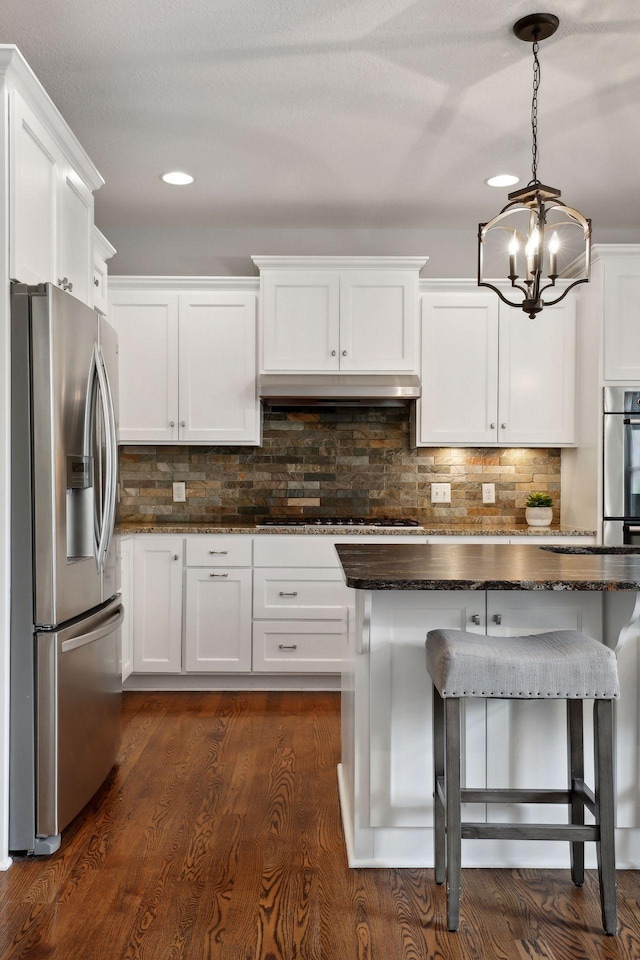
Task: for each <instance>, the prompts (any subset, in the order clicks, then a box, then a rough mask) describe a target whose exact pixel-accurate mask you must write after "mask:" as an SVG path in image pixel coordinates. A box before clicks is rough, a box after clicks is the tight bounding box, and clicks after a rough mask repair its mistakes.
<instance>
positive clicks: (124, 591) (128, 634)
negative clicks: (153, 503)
mask: <svg viewBox="0 0 640 960" xmlns="http://www.w3.org/2000/svg"><path fill="white" fill-rule="evenodd" d="M118 553H119V557H120V593H121V596H122V606H123V607H124V620H123V622H122V626H121V628H120V672H121V675H122V681H123V682H124V681H125V680H126V679H127V677H128V676H129V675H130V674H131V673H132V672H133V598H134V586H133V584H134V580H133V540H132V539H131V537H126V538H123V539H121V540H120V543H119V551H118Z"/></svg>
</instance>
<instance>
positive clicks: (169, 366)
mask: <svg viewBox="0 0 640 960" xmlns="http://www.w3.org/2000/svg"><path fill="white" fill-rule="evenodd" d="M108 314H109V321H110V323H111V324H112V325H113V326H114V327H115V329H116V330H117V332H118V352H119V359H120V369H119V381H120V435H119V438H118V439H119V440H120V441H121V442H122V443H151V442H154V443H172V442H175V441H176V440H177V439H178V362H177V361H178V295H177V294H176V293H169V294H167V293H156V292H153V291H148V292H145V291H142V290H130V291H125V290H111V291H110V295H109V310H108Z"/></svg>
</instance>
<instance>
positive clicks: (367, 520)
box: [257, 517, 420, 527]
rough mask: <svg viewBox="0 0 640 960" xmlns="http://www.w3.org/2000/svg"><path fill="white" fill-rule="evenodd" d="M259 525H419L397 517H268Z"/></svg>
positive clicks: (416, 522)
mask: <svg viewBox="0 0 640 960" xmlns="http://www.w3.org/2000/svg"><path fill="white" fill-rule="evenodd" d="M257 526H259V527H419V526H420V524H419V522H418V521H417V520H406V519H401V520H399V519H398V518H397V517H268V518H266V519H264V520H261V521H260V522H259V523H258V524H257Z"/></svg>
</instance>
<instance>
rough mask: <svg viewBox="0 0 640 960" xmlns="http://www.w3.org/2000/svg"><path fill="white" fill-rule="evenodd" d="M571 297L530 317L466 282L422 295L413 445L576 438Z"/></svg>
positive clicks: (536, 442) (530, 443)
mask: <svg viewBox="0 0 640 960" xmlns="http://www.w3.org/2000/svg"><path fill="white" fill-rule="evenodd" d="M575 338H576V334H575V301H573V300H567V301H563V302H562V303H561V304H558V305H557V306H555V307H546V308H545V309H544V310H543V311H542V313H541V314H539V316H538V317H537V318H536V319H535V320H533V321H532V320H529V318H528V317H526V316H525V314H524V313H523V312H522V311H521V310H518V309H515V308H512V307H508V306H506V305H505V304H502V303H500V301H499V300H498V298H497V297H496V296H495V295H493V294H489V293H487V292H485V291H482V290H477V289H472V288H471V287H470V286H467V287H466V288H462V287H461V289H460V290H459V291H456V290H451V289H449V290H447V291H442V292H435V291H434V292H432V293H426V294H424V296H423V297H422V346H421V352H422V398H421V400H420V401H419V412H418V429H417V434H416V441H417V444H418V446H422V445H424V446H451V445H453V446H455V445H458V446H465V445H466V446H498V445H504V446H513V445H518V446H520V445H526V446H559V445H566V444H571V443H573V442H574V439H575V375H576V340H575Z"/></svg>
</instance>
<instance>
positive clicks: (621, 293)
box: [599, 245, 640, 383]
mask: <svg viewBox="0 0 640 960" xmlns="http://www.w3.org/2000/svg"><path fill="white" fill-rule="evenodd" d="M599 249H600V248H599ZM601 249H602V254H603V255H602V256H601V259H602V264H601V265H599V267H600V269H601V270H602V276H603V278H604V379H605V380H622V381H626V382H627V383H634V382H638V381H640V324H639V323H638V303H639V302H640V246H637V245H634V246H633V247H632V248H631V250H633V251H635V253H634V254H631V255H628V254H626V255H623V256H619V255H618V256H615V258H614V256H613V251H612V257H611V259H610V258H609V257H608V256H607V255H606V253H605V251H606V248H601ZM628 249H629V248H628ZM614 250H615V248H614Z"/></svg>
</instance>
